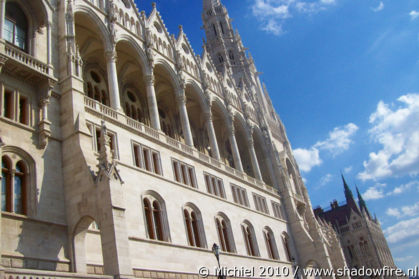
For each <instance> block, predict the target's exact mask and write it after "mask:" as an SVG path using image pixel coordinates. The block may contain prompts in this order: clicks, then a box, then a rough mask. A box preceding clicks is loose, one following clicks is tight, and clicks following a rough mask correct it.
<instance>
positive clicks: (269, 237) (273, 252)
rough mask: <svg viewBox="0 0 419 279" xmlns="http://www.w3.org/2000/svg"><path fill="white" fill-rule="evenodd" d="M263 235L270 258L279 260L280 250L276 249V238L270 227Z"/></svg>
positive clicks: (266, 228)
mask: <svg viewBox="0 0 419 279" xmlns="http://www.w3.org/2000/svg"><path fill="white" fill-rule="evenodd" d="M263 235H264V237H265V242H266V249H267V250H268V256H269V258H271V259H274V260H279V255H278V249H277V248H276V243H275V237H274V234H273V232H272V230H271V229H270V228H269V227H265V229H264V230H263Z"/></svg>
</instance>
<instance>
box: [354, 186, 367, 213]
mask: <svg viewBox="0 0 419 279" xmlns="http://www.w3.org/2000/svg"><path fill="white" fill-rule="evenodd" d="M356 193H357V194H358V204H359V208H360V209H361V211H363V210H365V213H367V215H368V217H370V218H371V215H370V212H369V211H368V207H367V204H366V203H365V200H364V198H363V197H362V195H361V193H360V192H359V189H358V187H356Z"/></svg>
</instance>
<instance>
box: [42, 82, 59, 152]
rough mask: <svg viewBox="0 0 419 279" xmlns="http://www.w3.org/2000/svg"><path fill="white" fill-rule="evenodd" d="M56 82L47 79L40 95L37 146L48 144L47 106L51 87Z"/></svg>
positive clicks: (49, 129)
mask: <svg viewBox="0 0 419 279" xmlns="http://www.w3.org/2000/svg"><path fill="white" fill-rule="evenodd" d="M56 84H57V82H56V81H55V80H52V79H48V81H47V83H46V86H45V87H46V88H44V89H43V94H42V97H41V99H40V101H39V106H40V110H41V120H40V121H39V124H38V129H39V148H41V149H44V148H45V147H46V146H47V144H48V138H49V137H50V136H51V122H50V121H49V120H48V106H49V103H50V98H51V94H52V89H53V88H54V87H55V85H56Z"/></svg>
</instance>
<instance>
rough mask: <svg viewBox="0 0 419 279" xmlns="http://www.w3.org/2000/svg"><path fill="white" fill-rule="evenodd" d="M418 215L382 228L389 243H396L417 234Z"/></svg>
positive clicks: (418, 225) (418, 226) (418, 231)
mask: <svg viewBox="0 0 419 279" xmlns="http://www.w3.org/2000/svg"><path fill="white" fill-rule="evenodd" d="M417 228H419V217H417V218H413V219H409V220H405V221H400V222H398V223H397V224H395V225H393V226H391V227H388V228H386V229H385V230H384V234H385V235H386V238H387V241H388V242H389V243H397V242H400V241H402V240H404V239H407V238H411V237H415V236H416V237H417V236H419V230H417Z"/></svg>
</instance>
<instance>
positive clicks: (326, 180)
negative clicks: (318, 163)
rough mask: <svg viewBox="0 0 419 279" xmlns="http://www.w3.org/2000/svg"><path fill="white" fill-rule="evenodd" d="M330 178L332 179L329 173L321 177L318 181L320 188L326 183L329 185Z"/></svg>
mask: <svg viewBox="0 0 419 279" xmlns="http://www.w3.org/2000/svg"><path fill="white" fill-rule="evenodd" d="M332 178H333V175H331V174H330V173H328V174H326V175H325V176H323V177H322V178H321V179H320V182H319V185H320V186H324V185H326V184H327V183H329V182H330V181H332Z"/></svg>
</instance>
